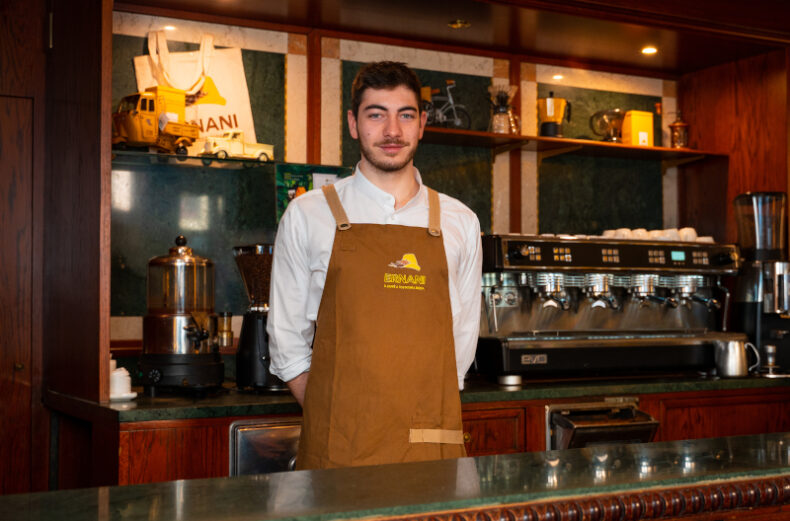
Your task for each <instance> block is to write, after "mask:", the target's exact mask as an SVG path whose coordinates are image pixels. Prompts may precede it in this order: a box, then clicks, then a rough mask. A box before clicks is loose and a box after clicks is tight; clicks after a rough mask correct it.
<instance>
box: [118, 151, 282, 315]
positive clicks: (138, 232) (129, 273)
mask: <svg viewBox="0 0 790 521" xmlns="http://www.w3.org/2000/svg"><path fill="white" fill-rule="evenodd" d="M146 159H147V158H146ZM112 185H113V198H112V199H113V201H112V217H111V219H112V229H111V233H112V241H111V252H112V262H111V267H112V273H111V295H112V297H111V298H112V300H111V314H112V315H145V313H146V296H145V292H146V273H147V267H148V260H149V259H150V258H152V257H155V256H158V255H166V254H167V252H168V249H169V248H170V247H171V246H172V245H173V241H174V239H175V237H176V236H178V235H179V234H183V235H184V236H186V237H187V239H188V241H189V246H191V247H192V248H193V250H194V253H195V254H197V255H200V256H202V257H208V258H210V259H211V260H212V261H214V264H215V286H216V290H215V309H216V310H217V311H218V312H219V311H231V312H233V313H234V314H240V313H243V312H244V311H245V310H246V308H247V305H248V300H247V296H246V293H245V291H244V287H243V286H242V282H241V277H240V276H239V273H238V270H237V268H236V264H235V261H234V259H233V250H232V248H233V247H234V246H238V245H242V244H250V243H255V242H273V241H274V236H275V233H276V224H275V210H274V208H275V206H274V193H275V192H274V165H261V166H256V167H253V168H236V169H221V168H213V167H200V166H185V165H180V164H157V163H150V162H145V163H143V164H136V163H135V162H134V161H123V162H122V161H116V162H114V164H113V171H112Z"/></svg>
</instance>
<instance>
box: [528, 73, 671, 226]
mask: <svg viewBox="0 0 790 521" xmlns="http://www.w3.org/2000/svg"><path fill="white" fill-rule="evenodd" d="M549 91H553V92H554V96H555V97H557V98H565V99H567V100H569V101H570V102H571V104H572V109H571V121H570V123H568V122H566V123H565V124H564V126H563V135H564V136H565V137H568V138H576V139H593V140H601V137H600V136H597V135H595V134H594V133H593V131H592V130H591V129H590V124H589V121H590V116H591V115H593V114H594V113H595V112H598V111H599V110H605V109H611V108H620V109H621V110H624V111H625V110H644V111H647V112H653V113H654V116H653V125H654V129H653V130H654V133H653V136H654V144H655V145H656V146H660V145H661V116H658V115H655V110H656V108H655V106H656V103H660V102H661V97H659V96H643V95H639V94H627V93H623V92H607V91H601V90H594V89H582V88H578V87H566V86H562V85H548V84H543V83H540V84H538V96H539V97H546V96H548V94H549ZM538 187H539V188H538V228H539V231H540V233H580V234H599V233H601V232H603V230H607V229H612V228H647V229H651V228H663V213H662V212H663V210H662V186H661V164H660V163H659V162H658V161H646V160H639V159H615V158H606V157H585V156H582V155H577V154H565V155H561V156H555V157H552V158H547V159H544V160H543V161H542V163H541V164H540V168H539V169H538Z"/></svg>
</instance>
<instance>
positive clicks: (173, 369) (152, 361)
mask: <svg viewBox="0 0 790 521" xmlns="http://www.w3.org/2000/svg"><path fill="white" fill-rule="evenodd" d="M147 305H148V312H147V314H146V315H145V317H144V318H143V354H142V356H141V357H140V362H139V369H140V376H141V379H142V383H143V386H144V387H145V392H146V393H147V394H148V395H149V396H154V395H155V394H156V390H157V389H160V388H166V389H170V390H182V391H189V392H191V393H193V394H195V393H197V394H201V393H203V392H205V391H206V390H207V389H210V388H216V387H219V386H221V385H222V381H223V379H224V376H225V365H224V363H223V362H222V356H221V355H220V353H219V345H218V343H217V315H216V314H215V313H214V263H213V262H211V260H210V259H206V258H204V257H200V256H198V255H195V254H193V253H192V248H190V247H189V246H187V240H186V238H185V237H184V236H183V235H179V236H178V237H176V240H175V246H173V247H172V248H170V251H169V253H168V254H167V255H162V256H160V257H154V258H153V259H151V260H150V261H149V262H148V297H147Z"/></svg>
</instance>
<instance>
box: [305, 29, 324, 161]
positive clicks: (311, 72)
mask: <svg viewBox="0 0 790 521" xmlns="http://www.w3.org/2000/svg"><path fill="white" fill-rule="evenodd" d="M307 162H308V163H310V164H313V165H318V164H321V34H320V33H319V32H318V31H311V32H310V34H308V35H307Z"/></svg>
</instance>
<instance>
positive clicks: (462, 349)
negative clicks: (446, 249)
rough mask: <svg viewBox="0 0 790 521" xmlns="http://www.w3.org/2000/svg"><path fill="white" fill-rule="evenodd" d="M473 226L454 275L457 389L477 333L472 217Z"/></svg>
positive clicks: (478, 253) (478, 258) (479, 258)
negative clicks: (455, 285) (456, 296)
mask: <svg viewBox="0 0 790 521" xmlns="http://www.w3.org/2000/svg"><path fill="white" fill-rule="evenodd" d="M472 221H473V225H471V226H469V229H468V230H466V231H465V232H466V233H465V237H464V238H465V243H464V248H463V251H462V252H461V260H460V262H459V263H458V273H457V276H456V280H457V284H458V298H459V302H460V311H459V313H458V317H457V318H458V320H455V321H454V322H453V336H454V339H455V363H456V366H457V368H458V388H459V389H461V390H463V388H464V375H465V374H466V372H467V371H468V370H469V366H471V365H472V362H473V361H474V358H475V351H476V350H477V336H478V334H479V333H480V284H481V279H482V269H483V253H482V245H481V242H480V221H478V220H477V217H476V216H474V217H473V219H472Z"/></svg>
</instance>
